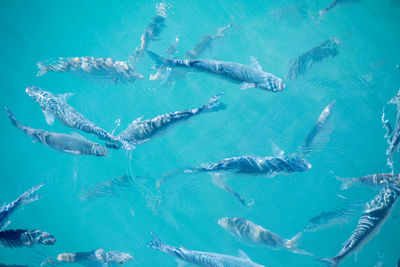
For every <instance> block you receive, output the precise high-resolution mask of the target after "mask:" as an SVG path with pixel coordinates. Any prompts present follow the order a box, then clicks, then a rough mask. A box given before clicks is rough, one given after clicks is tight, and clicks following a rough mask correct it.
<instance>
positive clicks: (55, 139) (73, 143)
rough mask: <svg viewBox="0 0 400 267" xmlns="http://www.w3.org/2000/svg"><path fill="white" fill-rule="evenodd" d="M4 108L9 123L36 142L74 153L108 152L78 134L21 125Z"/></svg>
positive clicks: (100, 154)
mask: <svg viewBox="0 0 400 267" xmlns="http://www.w3.org/2000/svg"><path fill="white" fill-rule="evenodd" d="M5 110H6V112H7V116H8V117H9V118H10V120H11V123H12V124H13V125H14V126H15V127H17V128H19V129H21V130H22V131H23V132H24V133H26V134H27V135H28V136H29V137H31V138H32V139H33V140H35V141H36V142H38V143H41V144H44V145H46V146H48V147H51V148H53V149H55V150H58V151H62V152H65V153H70V154H75V155H81V154H86V155H94V156H106V155H107V153H108V151H107V149H106V148H105V147H103V146H102V145H100V144H97V143H93V142H91V141H89V140H87V139H85V138H84V137H82V136H80V135H69V134H63V133H55V132H48V131H44V130H41V129H33V128H31V127H29V126H24V125H21V124H20V123H19V122H18V121H17V119H16V118H15V117H14V115H13V114H12V113H11V111H10V110H9V109H8V108H7V107H6V108H5Z"/></svg>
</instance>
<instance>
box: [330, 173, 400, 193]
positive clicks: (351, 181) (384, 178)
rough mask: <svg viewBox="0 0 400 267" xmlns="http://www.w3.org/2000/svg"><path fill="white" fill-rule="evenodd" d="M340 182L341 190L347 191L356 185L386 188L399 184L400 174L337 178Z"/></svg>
mask: <svg viewBox="0 0 400 267" xmlns="http://www.w3.org/2000/svg"><path fill="white" fill-rule="evenodd" d="M336 178H337V179H338V180H339V181H341V182H342V186H341V187H340V189H342V190H346V189H348V188H350V187H352V186H353V185H355V184H366V185H369V186H373V187H376V186H385V185H387V184H390V183H399V182H400V173H397V174H392V173H376V174H369V175H366V176H360V177H357V178H341V177H336Z"/></svg>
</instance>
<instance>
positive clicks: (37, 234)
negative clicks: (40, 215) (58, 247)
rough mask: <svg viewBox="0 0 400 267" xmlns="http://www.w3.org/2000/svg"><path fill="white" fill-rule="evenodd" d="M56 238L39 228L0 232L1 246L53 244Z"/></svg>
mask: <svg viewBox="0 0 400 267" xmlns="http://www.w3.org/2000/svg"><path fill="white" fill-rule="evenodd" d="M55 242H56V239H55V237H54V236H52V235H51V234H49V233H46V232H44V231H41V230H21V229H18V230H6V231H1V232H0V245H1V246H3V247H9V248H15V247H23V246H25V247H32V246H33V245H34V244H42V245H54V243H55Z"/></svg>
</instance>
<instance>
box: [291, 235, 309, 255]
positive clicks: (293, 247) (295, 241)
mask: <svg viewBox="0 0 400 267" xmlns="http://www.w3.org/2000/svg"><path fill="white" fill-rule="evenodd" d="M302 237H303V232H300V233H298V234H297V235H295V236H294V237H292V238H291V239H286V240H285V247H286V248H287V249H289V250H291V251H293V252H294V253H299V254H305V255H312V254H311V253H309V252H307V251H305V250H302V249H298V248H297V246H298V245H299V243H300V239H301V238H302Z"/></svg>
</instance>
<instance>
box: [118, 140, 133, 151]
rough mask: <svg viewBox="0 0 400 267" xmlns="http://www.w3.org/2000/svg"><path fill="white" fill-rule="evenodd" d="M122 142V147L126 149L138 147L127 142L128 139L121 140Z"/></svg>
mask: <svg viewBox="0 0 400 267" xmlns="http://www.w3.org/2000/svg"><path fill="white" fill-rule="evenodd" d="M119 141H120V142H121V144H122V149H123V150H125V151H130V150H134V149H135V148H136V146H135V145H133V144H131V143H129V142H127V141H123V140H119Z"/></svg>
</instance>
